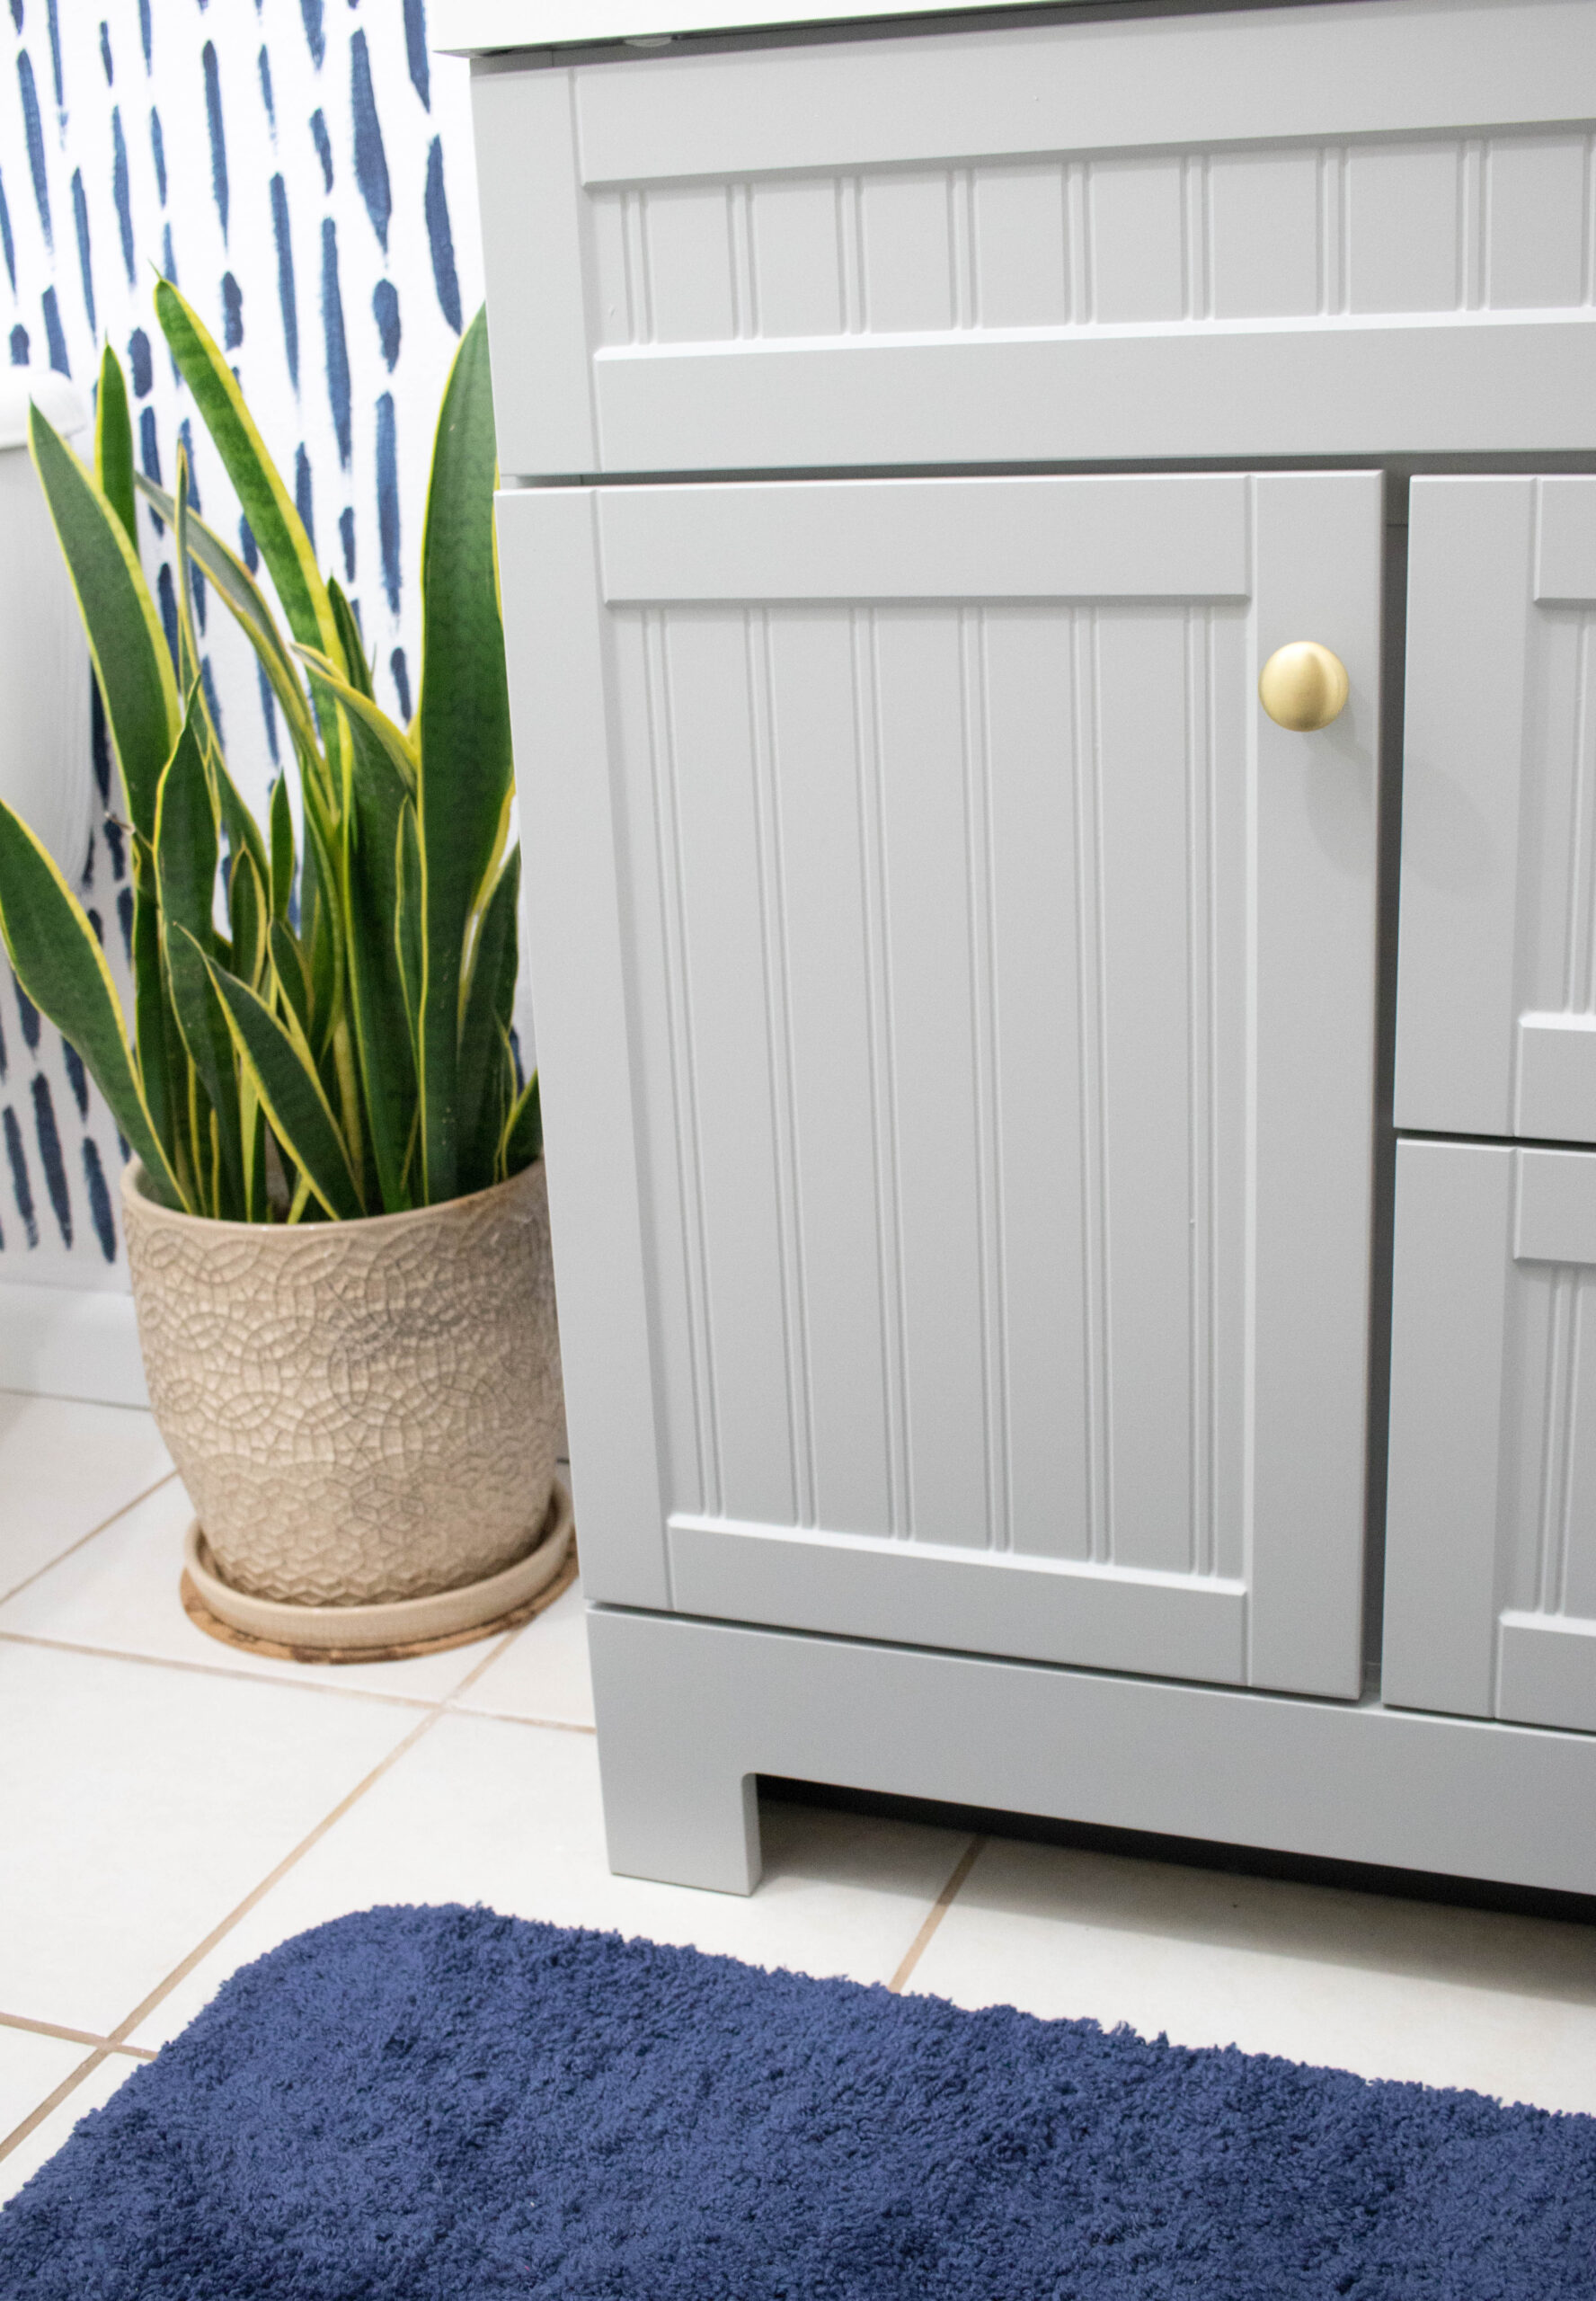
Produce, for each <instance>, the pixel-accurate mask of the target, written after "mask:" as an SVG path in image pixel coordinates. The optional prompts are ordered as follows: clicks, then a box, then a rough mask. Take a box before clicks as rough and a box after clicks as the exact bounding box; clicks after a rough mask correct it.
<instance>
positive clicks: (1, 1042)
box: [0, 1016, 11, 1087]
mask: <svg viewBox="0 0 1596 2301" xmlns="http://www.w3.org/2000/svg"><path fill="white" fill-rule="evenodd" d="M10 1068H11V1063H10V1059H9V1057H8V1056H7V1054H6V1052H5V1020H4V1017H3V1016H0V1087H4V1084H5V1074H6V1072H7V1071H8V1070H9V1069H10Z"/></svg>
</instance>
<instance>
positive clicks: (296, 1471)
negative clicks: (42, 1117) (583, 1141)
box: [122, 1159, 570, 1646]
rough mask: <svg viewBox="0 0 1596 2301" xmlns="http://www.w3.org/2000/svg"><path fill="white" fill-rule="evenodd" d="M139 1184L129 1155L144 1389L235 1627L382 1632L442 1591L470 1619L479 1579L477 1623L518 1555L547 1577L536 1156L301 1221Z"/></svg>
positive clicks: (541, 1209)
mask: <svg viewBox="0 0 1596 2301" xmlns="http://www.w3.org/2000/svg"><path fill="white" fill-rule="evenodd" d="M142 1184H143V1175H142V1170H141V1169H140V1168H137V1166H136V1165H135V1166H133V1167H129V1168H128V1170H127V1172H126V1174H125V1175H124V1177H123V1182H122V1208H123V1215H124V1220H125V1223H126V1230H127V1238H128V1260H129V1269H130V1271H131V1274H132V1280H133V1298H134V1302H135V1306H136V1308H137V1314H138V1334H139V1341H140V1344H141V1346H142V1349H143V1353H144V1364H145V1372H146V1378H147V1380H148V1383H149V1393H150V1404H151V1406H152V1408H154V1411H155V1421H156V1424H157V1426H158V1427H159V1429H160V1432H161V1435H162V1437H163V1438H164V1441H165V1443H166V1445H167V1447H168V1449H169V1450H170V1452H171V1454H172V1458H173V1461H175V1463H176V1464H177V1467H178V1470H180V1472H181V1473H182V1479H183V1482H184V1484H185V1485H186V1487H187V1488H188V1490H189V1494H190V1497H191V1499H192V1501H193V1504H194V1507H195V1510H196V1511H197V1513H198V1514H199V1528H200V1529H201V1530H202V1533H203V1550H204V1551H205V1552H207V1553H208V1557H207V1559H206V1563H207V1565H208V1568H209V1569H210V1574H211V1577H212V1579H213V1582H214V1583H215V1584H216V1585H217V1586H220V1587H221V1588H222V1589H223V1590H224V1591H226V1590H231V1591H232V1592H235V1593H236V1594H237V1595H238V1602H239V1603H238V1606H237V1608H236V1609H235V1612H236V1613H238V1614H241V1615H243V1616H246V1617H248V1619H247V1620H240V1621H236V1622H235V1627H237V1628H240V1629H245V1630H248V1629H250V1628H251V1626H252V1624H255V1623H258V1621H259V1619H260V1617H261V1605H262V1602H265V1603H267V1604H270V1606H271V1607H272V1608H273V1609H274V1611H275V1612H276V1616H277V1619H278V1621H279V1625H280V1623H281V1622H282V1621H288V1620H303V1621H305V1622H306V1624H307V1625H308V1629H309V1634H308V1636H307V1637H306V1640H305V1641H304V1642H306V1643H307V1644H310V1645H313V1646H314V1645H318V1644H319V1645H322V1646H336V1645H346V1644H361V1643H366V1644H387V1643H390V1642H393V1641H394V1639H395V1623H396V1622H398V1623H403V1621H405V1620H406V1619H407V1618H412V1619H413V1620H414V1621H415V1622H416V1623H417V1624H418V1626H422V1627H421V1634H423V1635H424V1634H425V1629H424V1625H425V1624H426V1623H427V1622H429V1621H430V1619H431V1616H432V1614H434V1613H436V1612H438V1611H439V1609H438V1608H437V1607H436V1606H435V1605H430V1604H429V1603H428V1602H430V1601H435V1600H438V1599H439V1596H440V1595H441V1594H445V1593H449V1594H455V1595H454V1597H453V1600H452V1603H451V1604H450V1605H448V1607H446V1608H444V1609H443V1612H446V1613H447V1614H448V1618H449V1621H450V1623H451V1625H452V1626H453V1628H455V1629H456V1630H459V1629H461V1628H463V1627H468V1626H469V1622H470V1618H471V1614H472V1602H471V1600H470V1597H469V1595H468V1593H469V1587H470V1586H472V1585H476V1584H481V1585H483V1586H484V1588H483V1593H482V1604H483V1612H482V1613H481V1614H480V1616H479V1617H478V1619H480V1620H482V1621H488V1620H491V1619H494V1618H496V1616H497V1615H499V1614H501V1613H502V1612H503V1610H504V1603H505V1592H506V1589H507V1587H508V1585H507V1583H506V1579H505V1577H506V1574H507V1571H509V1570H510V1569H514V1568H517V1567H518V1566H522V1565H524V1566H525V1567H526V1568H527V1569H528V1571H527V1572H524V1573H522V1574H521V1575H520V1576H519V1578H518V1577H516V1576H515V1575H514V1574H513V1573H511V1574H510V1579H511V1580H512V1581H515V1582H516V1583H517V1587H518V1589H519V1583H520V1582H523V1581H528V1579H529V1578H530V1581H531V1586H532V1587H534V1588H535V1587H536V1586H537V1581H538V1579H539V1578H542V1579H546V1578H548V1577H549V1576H552V1574H553V1573H554V1571H555V1570H556V1569H557V1568H558V1567H559V1565H560V1563H561V1562H562V1558H563V1552H564V1550H565V1548H566V1546H567V1543H568V1541H569V1537H570V1514H569V1508H568V1506H564V1507H562V1504H563V1495H561V1494H560V1493H558V1492H557V1491H556V1487H555V1479H554V1461H555V1455H556V1450H557V1447H558V1444H559V1434H560V1429H561V1402H560V1366H559V1341H558V1335H557V1330H556V1327H555V1321H554V1280H553V1275H552V1270H551V1265H550V1260H549V1237H548V1192H547V1186H546V1183H545V1173H544V1167H543V1162H542V1160H541V1159H539V1160H538V1161H537V1162H536V1164H535V1165H534V1166H531V1167H529V1168H526V1169H525V1170H524V1171H523V1172H522V1173H520V1174H519V1175H514V1176H512V1177H510V1180H509V1181H508V1182H504V1183H499V1184H496V1185H495V1186H494V1187H493V1188H492V1189H491V1190H485V1191H479V1192H477V1193H475V1194H474V1195H473V1196H471V1197H469V1198H460V1199H455V1200H452V1201H450V1202H449V1203H448V1204H445V1205H441V1206H429V1207H421V1208H418V1209H417V1210H415V1211H414V1212H413V1213H408V1214H382V1215H376V1216H373V1217H371V1218H370V1219H369V1220H368V1221H365V1222H318V1223H311V1224H306V1225H303V1226H298V1225H297V1226H296V1227H294V1228H293V1229H289V1228H288V1227H287V1226H280V1225H276V1224H272V1225H266V1224H251V1223H244V1222H210V1221H208V1220H206V1219H204V1218H201V1217H196V1216H194V1215H190V1214H178V1213H172V1212H170V1211H169V1210H168V1209H166V1208H164V1207H162V1206H158V1205H156V1204H155V1202H154V1201H153V1200H152V1199H150V1198H149V1197H147V1196H146V1195H145V1191H144V1189H143V1187H142ZM545 1531H546V1533H547V1534H548V1537H549V1540H548V1541H544V1540H543V1537H544V1535H545ZM552 1544H554V1545H557V1547H558V1549H559V1551H560V1553H561V1556H560V1557H555V1558H553V1559H550V1558H548V1557H547V1556H545V1551H546V1550H548V1549H549V1548H550V1546H551V1545H552ZM191 1547H192V1544H191ZM545 1569H546V1571H545ZM489 1585H492V1587H491V1588H489V1587H487V1586H489ZM207 1595H208V1598H209V1600H210V1603H211V1604H212V1606H213V1607H216V1606H217V1600H216V1597H215V1595H214V1590H213V1589H212V1588H211V1587H210V1586H208V1591H207ZM522 1595H530V1591H529V1590H528V1592H526V1593H523V1594H522ZM251 1602H253V1606H252V1603H251ZM224 1603H225V1602H224ZM285 1607H289V1608H293V1609H295V1610H296V1612H295V1613H294V1615H292V1616H288V1615H285V1614H283V1613H282V1612H281V1609H283V1608H285ZM299 1609H303V1610H304V1613H303V1615H300V1614H299V1612H298V1610H299ZM218 1610H219V1609H218ZM335 1610H349V1611H347V1612H341V1620H342V1622H343V1624H344V1626H345V1628H346V1630H349V1631H350V1635H349V1636H340V1635H338V1634H335V1633H334V1632H332V1631H328V1630H326V1629H325V1627H324V1625H325V1622H326V1620H327V1617H328V1616H329V1613H330V1612H332V1617H333V1619H334V1621H336V1620H337V1619H338V1611H335ZM223 1618H224V1619H225V1620H226V1619H228V1618H229V1617H228V1616H227V1615H226V1613H225V1612H224V1615H223ZM318 1621H319V1622H320V1623H321V1624H322V1625H323V1628H322V1630H321V1634H319V1635H318V1634H317V1624H318ZM279 1634H281V1632H280V1628H279Z"/></svg>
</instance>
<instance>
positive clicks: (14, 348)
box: [11, 322, 28, 368]
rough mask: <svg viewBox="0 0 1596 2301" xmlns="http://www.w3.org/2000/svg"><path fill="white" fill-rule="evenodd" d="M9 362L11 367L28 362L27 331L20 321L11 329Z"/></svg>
mask: <svg viewBox="0 0 1596 2301" xmlns="http://www.w3.org/2000/svg"><path fill="white" fill-rule="evenodd" d="M11 364H12V366H13V368H25V367H26V366H27V364H28V331H27V329H26V328H25V327H23V326H22V324H20V322H19V324H17V325H16V326H15V327H13V329H12V331H11Z"/></svg>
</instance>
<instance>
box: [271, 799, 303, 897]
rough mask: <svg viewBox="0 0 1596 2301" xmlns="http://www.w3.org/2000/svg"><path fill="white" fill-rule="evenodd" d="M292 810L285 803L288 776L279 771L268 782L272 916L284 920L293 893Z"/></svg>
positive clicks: (295, 858) (295, 859)
mask: <svg viewBox="0 0 1596 2301" xmlns="http://www.w3.org/2000/svg"><path fill="white" fill-rule="evenodd" d="M296 861H297V857H296V856H295V853H294V811H293V809H292V807H291V806H290V805H289V804H288V777H287V776H286V775H279V777H278V778H277V781H276V782H275V783H274V784H273V785H272V786H271V916H272V917H273V919H281V920H286V919H287V918H288V904H289V902H291V901H292V900H293V894H294V870H295V866H296Z"/></svg>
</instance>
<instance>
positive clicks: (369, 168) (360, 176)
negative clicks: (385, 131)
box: [350, 31, 394, 255]
mask: <svg viewBox="0 0 1596 2301" xmlns="http://www.w3.org/2000/svg"><path fill="white" fill-rule="evenodd" d="M350 110H351V111H352V112H353V114H354V120H355V182H357V183H358V184H359V187H360V197H361V199H362V200H364V201H365V202H366V213H367V214H368V216H369V217H370V218H371V228H372V230H373V231H374V232H375V233H376V234H377V238H378V239H379V240H380V241H381V242H382V248H383V253H384V254H385V255H386V253H387V252H388V218H389V217H390V216H391V215H392V214H393V212H394V200H393V195H392V193H391V192H390V191H389V189H388V161H387V155H386V153H385V151H384V150H383V139H382V123H381V121H380V120H378V119H377V92H376V90H375V89H374V88H373V87H372V84H371V58H370V55H369V53H368V49H367V47H366V35H365V33H364V32H363V31H359V32H357V33H356V34H355V36H354V38H353V40H350Z"/></svg>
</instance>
